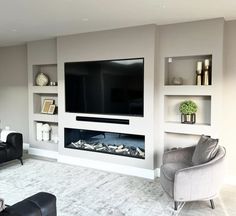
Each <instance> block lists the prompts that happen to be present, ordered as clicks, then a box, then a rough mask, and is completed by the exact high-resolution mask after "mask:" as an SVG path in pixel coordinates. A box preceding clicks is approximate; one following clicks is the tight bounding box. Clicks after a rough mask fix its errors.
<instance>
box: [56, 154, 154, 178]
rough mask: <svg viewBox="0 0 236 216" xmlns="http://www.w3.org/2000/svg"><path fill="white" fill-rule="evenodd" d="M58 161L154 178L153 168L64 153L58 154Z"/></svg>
mask: <svg viewBox="0 0 236 216" xmlns="http://www.w3.org/2000/svg"><path fill="white" fill-rule="evenodd" d="M58 162H61V163H67V164H72V165H79V166H83V167H89V168H93V169H98V170H103V171H108V172H115V173H120V174H125V175H131V176H137V177H142V178H147V179H154V178H155V175H154V174H155V171H154V170H148V169H144V168H137V167H131V166H125V165H119V164H114V163H106V162H101V161H95V160H88V159H83V158H76V157H69V156H64V155H58Z"/></svg>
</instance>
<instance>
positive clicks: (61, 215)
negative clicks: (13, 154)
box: [0, 159, 177, 216]
mask: <svg viewBox="0 0 236 216" xmlns="http://www.w3.org/2000/svg"><path fill="white" fill-rule="evenodd" d="M40 191H45V192H49V193H53V194H54V195H56V197H57V210H58V216H74V215H75V216H107V215H109V216H123V215H125V216H170V215H177V212H174V211H173V201H172V200H171V199H170V198H169V197H168V196H167V195H166V194H165V193H164V191H163V190H162V188H161V186H160V184H159V181H158V180H155V181H150V180H146V179H142V178H136V177H130V176H124V175H119V174H114V173H107V172H103V171H98V170H93V169H88V168H83V167H79V166H71V165H66V164H60V163H56V162H50V161H42V160H37V159H25V160H24V166H21V165H20V164H19V163H18V162H12V163H11V164H8V165H4V166H1V167H0V197H3V198H4V199H5V202H6V203H7V204H10V205H12V204H14V203H16V202H18V201H20V200H22V199H24V198H26V197H28V196H31V195H33V194H35V193H37V192H40Z"/></svg>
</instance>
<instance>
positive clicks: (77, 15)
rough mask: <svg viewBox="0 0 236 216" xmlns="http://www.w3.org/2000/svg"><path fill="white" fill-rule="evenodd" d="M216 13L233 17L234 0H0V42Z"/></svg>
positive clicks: (170, 20)
mask: <svg viewBox="0 0 236 216" xmlns="http://www.w3.org/2000/svg"><path fill="white" fill-rule="evenodd" d="M216 17H224V18H225V19H226V20H231V19H236V0H0V46H7V45H14V44H21V43H24V42H26V41H32V40H39V39H45V38H50V37H55V36H59V35H66V34H74V33H81V32H91V31H97V30H105V29H114V28H120V27H127V26H135V25H143V24H150V23H156V24H159V25H161V24H169V23H178V22H186V21H193V20H201V19H210V18H216Z"/></svg>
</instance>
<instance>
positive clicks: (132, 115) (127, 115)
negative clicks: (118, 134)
mask: <svg viewBox="0 0 236 216" xmlns="http://www.w3.org/2000/svg"><path fill="white" fill-rule="evenodd" d="M135 59H142V60H143V74H142V80H143V113H142V114H140V115H139V114H117V113H107V114H106V113H90V112H69V111H66V86H65V85H64V95H65V104H64V105H65V112H66V113H74V114H82V115H84V114H89V115H104V116H124V117H144V99H145V98H144V87H145V86H144V71H145V58H144V57H134V58H121V59H105V60H89V61H71V62H70V61H67V62H64V84H65V73H66V71H65V65H66V63H82V62H107V61H123V60H135Z"/></svg>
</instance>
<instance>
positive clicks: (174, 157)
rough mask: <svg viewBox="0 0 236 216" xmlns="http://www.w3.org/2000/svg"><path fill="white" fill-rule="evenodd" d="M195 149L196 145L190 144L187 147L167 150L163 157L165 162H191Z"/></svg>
mask: <svg viewBox="0 0 236 216" xmlns="http://www.w3.org/2000/svg"><path fill="white" fill-rule="evenodd" d="M194 150H195V146H190V147H186V148H179V149H176V150H170V151H166V152H165V153H164V155H163V159H162V160H163V164H165V163H176V162H185V163H190V162H191V161H192V156H193V152H194Z"/></svg>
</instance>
